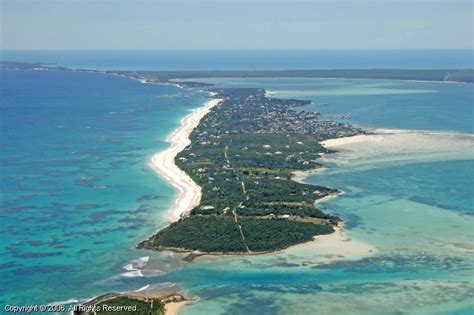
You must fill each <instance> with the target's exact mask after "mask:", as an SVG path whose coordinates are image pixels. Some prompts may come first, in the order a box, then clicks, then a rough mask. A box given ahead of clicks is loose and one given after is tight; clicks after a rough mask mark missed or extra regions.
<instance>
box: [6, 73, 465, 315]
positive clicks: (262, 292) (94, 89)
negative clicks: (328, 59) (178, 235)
mask: <svg viewBox="0 0 474 315" xmlns="http://www.w3.org/2000/svg"><path fill="white" fill-rule="evenodd" d="M1 78H2V79H1V80H2V97H1V100H2V103H1V107H0V108H1V117H2V118H1V122H2V129H1V130H2V133H1V141H2V151H1V156H0V157H1V166H2V167H1V169H2V172H1V173H0V176H1V177H0V179H1V182H2V195H1V201H2V207H1V209H2V212H1V217H2V225H3V228H2V230H1V231H0V233H2V234H1V236H0V240H1V246H2V251H1V253H2V256H1V257H2V258H1V269H0V273H1V275H0V279H1V280H0V282H1V283H0V302H1V303H2V304H5V303H9V304H25V303H48V302H52V301H60V300H63V301H64V300H69V299H74V300H81V299H83V298H88V297H91V296H94V295H96V294H99V293H103V292H110V291H122V290H136V289H138V288H141V287H144V286H147V285H149V286H148V287H147V289H148V290H156V289H165V288H174V287H175V286H177V287H179V288H181V289H182V290H184V292H186V293H187V294H188V295H190V296H192V297H194V298H195V299H196V301H197V302H196V303H193V304H191V305H189V306H186V307H185V308H184V309H183V311H182V313H183V314H186V315H187V314H193V315H199V314H245V313H249V312H252V313H256V314H314V313H319V314H472V313H473V309H472V307H473V304H474V303H473V302H472V301H473V299H472V298H473V294H474V279H473V268H474V258H473V253H474V246H473V237H474V221H473V216H472V214H473V213H474V207H473V200H472V196H473V192H474V191H473V190H474V184H473V178H474V173H473V169H474V168H473V166H474V165H473V164H474V161H473V160H472V159H471V158H464V159H461V158H459V157H457V158H456V159H453V160H448V161H439V160H436V161H434V160H433V161H430V159H429V158H426V157H425V158H424V159H423V160H411V161H410V162H409V163H403V164H400V163H395V162H394V163H392V164H387V163H374V164H373V166H372V167H367V166H366V165H365V166H364V167H363V168H361V167H357V166H354V167H348V166H347V165H346V166H344V167H342V166H341V165H338V164H337V163H331V164H328V165H327V169H326V171H324V172H321V173H318V174H315V175H313V176H311V177H309V178H308V179H307V181H309V182H312V183H317V184H323V185H328V186H332V187H337V188H339V189H341V190H343V191H345V194H344V195H342V196H339V197H338V198H336V199H333V200H330V201H327V202H325V203H323V204H321V205H320V206H321V207H323V208H324V209H325V211H328V212H331V213H337V214H339V215H340V216H341V217H343V218H344V219H345V222H346V228H347V235H346V237H348V238H351V239H352V240H353V241H354V242H360V243H362V244H366V245H368V246H370V247H369V248H373V250H372V249H371V251H368V250H364V253H363V254H362V255H361V256H360V257H355V258H354V257H352V256H350V255H348V254H347V255H346V253H344V252H343V251H342V253H331V252H330V251H328V250H323V249H321V248H319V249H318V247H317V243H316V244H305V245H303V246H300V247H298V246H297V247H294V248H291V249H289V250H287V251H284V252H280V253H276V254H273V255H263V256H252V257H246V256H240V257H212V258H201V259H198V260H197V261H195V262H193V263H185V262H182V261H181V260H180V258H181V256H180V255H178V254H171V253H152V252H146V251H138V250H135V249H134V246H135V245H136V243H137V242H138V241H139V240H142V239H143V238H144V237H146V236H148V235H149V234H151V233H152V232H153V231H154V230H155V229H156V228H158V227H160V226H162V225H163V224H164V222H163V219H162V215H163V213H164V212H165V211H166V209H167V208H168V207H169V205H170V204H171V203H172V200H173V196H174V192H173V190H172V189H171V188H170V187H169V186H168V185H166V183H164V182H163V181H162V180H161V179H159V178H158V177H157V176H155V175H154V174H153V172H152V171H151V169H150V168H149V167H148V165H147V163H148V160H149V158H150V156H151V155H152V154H153V153H154V152H156V151H158V150H160V149H163V148H164V147H166V144H165V143H163V142H162V141H163V140H164V139H165V136H166V134H167V133H169V132H170V131H171V130H173V129H174V128H175V127H176V126H177V125H178V122H179V118H180V117H182V116H183V115H185V114H186V113H187V112H188V110H189V109H191V108H193V107H196V106H198V104H201V103H202V102H203V101H204V99H205V96H206V94H205V93H202V92H199V91H185V90H182V89H178V88H175V87H172V86H160V85H144V84H140V83H138V82H137V81H133V80H129V79H126V78H122V77H116V76H106V75H100V74H91V73H66V72H38V71H3V72H2V77H1ZM219 84H220V85H224V86H260V87H266V88H268V89H270V90H272V91H274V92H276V95H280V96H282V97H302V98H310V99H312V100H313V102H314V103H315V104H324V103H327V104H328V105H327V106H321V105H314V107H308V108H307V109H306V110H318V111H321V112H323V114H324V115H330V114H332V113H346V111H348V110H350V111H351V113H352V119H351V120H349V121H350V122H357V123H359V124H361V125H364V126H370V127H392V128H410V129H429V130H440V131H446V130H450V131H458V132H468V133H472V103H473V97H472V86H471V85H465V84H440V83H419V82H417V83H412V82H393V81H381V80H314V79H313V80H310V81H307V80H302V79H253V80H228V81H226V82H222V81H220V82H219ZM407 104H409V105H407ZM446 104H447V105H446ZM365 107H369V108H371V110H370V111H367V110H365V109H364V108H365ZM323 110H324V111H323ZM326 110H327V111H326ZM408 110H409V111H410V114H405V116H404V114H403V113H406V112H407V111H408ZM446 115H448V116H446ZM417 121H418V123H417ZM332 161H334V160H332ZM341 255H342V256H341ZM141 257H149V258H148V259H147V258H141ZM140 258H141V259H140ZM127 264H130V265H129V266H127ZM127 269H128V270H127Z"/></svg>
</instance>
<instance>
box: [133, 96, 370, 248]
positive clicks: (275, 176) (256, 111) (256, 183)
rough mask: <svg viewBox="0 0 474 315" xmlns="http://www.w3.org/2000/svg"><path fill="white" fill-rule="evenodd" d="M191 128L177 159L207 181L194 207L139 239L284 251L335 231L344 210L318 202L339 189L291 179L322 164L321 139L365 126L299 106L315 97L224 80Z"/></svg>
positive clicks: (153, 243)
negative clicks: (338, 212) (332, 211)
mask: <svg viewBox="0 0 474 315" xmlns="http://www.w3.org/2000/svg"><path fill="white" fill-rule="evenodd" d="M211 93H212V95H213V97H214V98H215V99H219V100H220V101H219V103H218V104H217V105H216V106H214V107H213V108H212V109H211V110H210V111H209V112H208V113H207V114H206V115H205V116H204V117H203V118H202V119H201V120H200V122H199V124H198V126H197V127H196V128H194V129H193V130H192V132H191V134H190V139H189V140H190V144H189V145H188V146H186V147H185V148H184V150H182V151H181V152H179V153H178V154H177V155H176V157H175V161H174V162H175V164H176V165H177V166H178V167H179V168H180V169H181V170H183V171H184V172H185V173H186V174H187V175H189V177H190V178H191V179H192V181H193V182H195V183H197V185H199V187H200V188H201V190H202V191H201V193H202V196H201V198H200V202H199V204H198V205H196V207H194V208H193V209H192V210H191V211H190V212H189V213H183V214H182V216H181V218H180V219H179V220H178V221H177V222H174V223H172V224H170V225H169V226H167V227H166V228H164V229H162V230H161V231H159V232H158V233H156V234H155V235H153V236H152V237H150V238H149V239H148V240H146V241H143V242H141V243H140V244H139V245H138V247H139V248H142V249H151V250H172V251H178V252H191V253H195V254H196V252H197V253H198V254H204V253H206V254H256V253H264V252H270V251H277V250H281V249H284V248H287V247H289V246H291V245H295V244H299V243H303V242H307V241H311V240H313V238H314V236H317V235H324V234H330V233H332V232H334V226H336V225H337V224H338V222H339V221H340V218H338V217H337V216H333V215H329V214H326V213H324V212H322V211H321V210H319V209H317V208H316V207H315V205H314V204H315V201H316V200H318V199H320V198H324V197H327V196H329V195H331V194H336V193H338V190H337V189H333V188H328V187H322V186H313V185H309V184H305V183H301V182H296V181H294V180H292V177H293V176H294V173H295V172H299V171H308V170H313V169H317V168H319V167H321V164H320V162H319V161H318V159H319V157H320V155H321V154H324V153H328V152H329V151H328V150H326V149H325V148H324V147H323V146H321V144H320V141H323V140H326V139H332V138H339V137H348V136H353V135H359V134H364V133H365V131H363V130H362V129H360V128H357V127H354V126H352V125H350V124H347V123H339V122H334V121H327V120H324V119H321V117H320V115H319V114H318V113H313V112H305V111H302V110H299V109H298V107H301V106H304V105H307V104H309V101H305V100H294V99H290V100H287V99H278V98H270V97H268V96H267V95H266V91H265V90H264V89H253V88H225V89H213V90H211Z"/></svg>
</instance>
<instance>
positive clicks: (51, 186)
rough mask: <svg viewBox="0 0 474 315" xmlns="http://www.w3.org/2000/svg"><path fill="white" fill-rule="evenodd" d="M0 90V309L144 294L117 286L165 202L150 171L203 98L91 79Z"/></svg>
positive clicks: (8, 81) (161, 185) (47, 80)
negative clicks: (127, 293)
mask: <svg viewBox="0 0 474 315" xmlns="http://www.w3.org/2000/svg"><path fill="white" fill-rule="evenodd" d="M1 78H2V79H1V81H2V82H1V84H2V97H1V105H0V111H1V112H0V116H1V125H2V129H1V142H2V150H1V154H0V165H1V175H0V176H1V177H0V179H1V186H2V195H1V204H2V206H1V218H2V229H1V231H0V233H1V234H0V246H1V251H0V252H1V253H2V254H1V259H0V260H1V264H0V273H1V275H0V282H1V285H0V303H1V304H4V303H7V302H9V303H10V304H12V303H17V304H21V303H23V304H25V303H41V302H42V303H45V302H52V301H57V300H68V299H70V298H73V297H76V298H77V297H87V296H91V295H95V294H98V293H101V292H104V291H110V290H124V289H129V288H139V287H140V286H142V285H141V280H140V279H139V278H140V277H133V276H134V274H133V273H131V274H125V275H122V276H120V274H123V273H126V272H127V270H125V269H124V268H123V267H124V265H126V264H128V263H130V261H131V260H132V259H137V258H140V257H142V256H146V255H147V253H144V252H143V251H138V250H136V249H134V247H135V246H136V244H137V243H138V242H139V241H141V240H143V239H145V238H146V237H147V236H149V235H150V234H151V233H153V232H154V231H155V230H156V229H157V228H158V227H160V226H163V224H164V222H163V219H162V216H161V215H160V213H162V212H164V211H165V210H166V209H167V208H168V207H169V205H170V204H171V203H172V200H173V197H174V191H173V189H172V188H170V187H169V185H167V184H166V183H165V182H164V181H163V180H161V179H160V178H158V177H157V176H156V175H155V174H154V172H153V171H152V170H151V168H150V167H148V161H149V159H150V156H151V155H152V154H153V153H155V152H157V151H159V150H162V149H163V148H165V147H166V146H167V144H166V143H164V142H163V141H164V140H165V137H166V134H168V133H169V132H171V131H172V130H173V129H174V128H176V127H177V126H178V124H179V120H180V118H181V117H182V116H184V115H186V113H187V112H188V111H189V110H190V109H192V108H195V107H196V106H199V105H201V104H202V102H203V101H204V100H205V96H206V95H207V93H202V92H197V91H195V92H193V91H184V90H182V89H179V88H176V87H173V86H163V85H145V84H141V83H139V82H138V81H134V80H131V79H127V78H123V77H118V76H106V75H101V74H93V73H69V72H51V71H2V72H1ZM135 263H136V264H140V262H139V261H137V262H135ZM131 271H133V270H131ZM127 276H128V277H127Z"/></svg>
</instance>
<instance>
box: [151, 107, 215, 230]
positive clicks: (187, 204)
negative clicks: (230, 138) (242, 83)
mask: <svg viewBox="0 0 474 315" xmlns="http://www.w3.org/2000/svg"><path fill="white" fill-rule="evenodd" d="M220 101H221V100H220V99H212V100H210V101H208V102H206V104H204V106H202V107H199V108H196V109H194V110H193V111H192V112H191V113H190V114H189V115H187V116H186V117H184V118H183V119H181V125H180V126H179V127H178V128H177V129H176V130H175V131H173V132H172V133H171V134H170V135H169V136H168V137H167V139H166V141H167V142H169V143H170V144H171V146H170V147H169V148H167V149H166V150H163V151H160V152H159V153H157V154H155V155H153V157H152V158H151V166H152V167H153V169H154V170H155V171H156V172H157V173H158V174H159V175H160V176H162V177H163V178H164V179H165V180H166V181H167V182H169V183H170V184H171V185H173V186H174V187H175V188H176V189H177V190H178V196H177V198H176V200H175V202H174V204H173V205H172V206H171V208H170V209H169V210H168V211H167V212H166V214H165V219H166V221H167V222H175V221H178V220H179V218H180V217H181V216H182V215H184V214H186V213H188V212H189V211H191V210H192V209H193V208H194V207H195V206H197V205H198V204H199V202H200V200H201V187H199V186H198V185H197V184H196V183H195V182H194V181H193V180H192V179H191V177H189V176H188V175H187V174H186V173H185V172H184V171H182V170H180V169H179V168H178V166H176V164H175V162H174V159H175V157H176V155H177V154H178V153H179V152H181V151H182V150H183V149H184V148H186V146H188V145H189V144H190V143H191V141H190V140H189V136H190V134H191V132H192V131H193V129H194V128H196V127H197V126H198V125H199V122H200V121H201V119H202V118H203V117H204V116H205V115H206V114H207V113H208V112H209V111H210V110H211V109H212V108H213V107H214V106H216V105H217V104H219V102H220Z"/></svg>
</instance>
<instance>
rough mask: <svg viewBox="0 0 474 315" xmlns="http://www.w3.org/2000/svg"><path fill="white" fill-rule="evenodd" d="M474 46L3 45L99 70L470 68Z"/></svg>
mask: <svg viewBox="0 0 474 315" xmlns="http://www.w3.org/2000/svg"><path fill="white" fill-rule="evenodd" d="M472 56H473V51H472V50H264V51H259V50H256V51H252V50H250V51H245V50H243V51H242V50H241V51H233V50H228V51H226V50H224V51H172V50H171V51H2V53H1V56H0V59H1V60H6V61H24V62H43V63H53V64H57V65H61V66H67V67H71V68H87V69H101V70H285V69H370V68H382V69H383V68H385V69H387V68H392V69H466V68H467V69H472V68H473V67H474V62H473V57H472Z"/></svg>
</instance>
